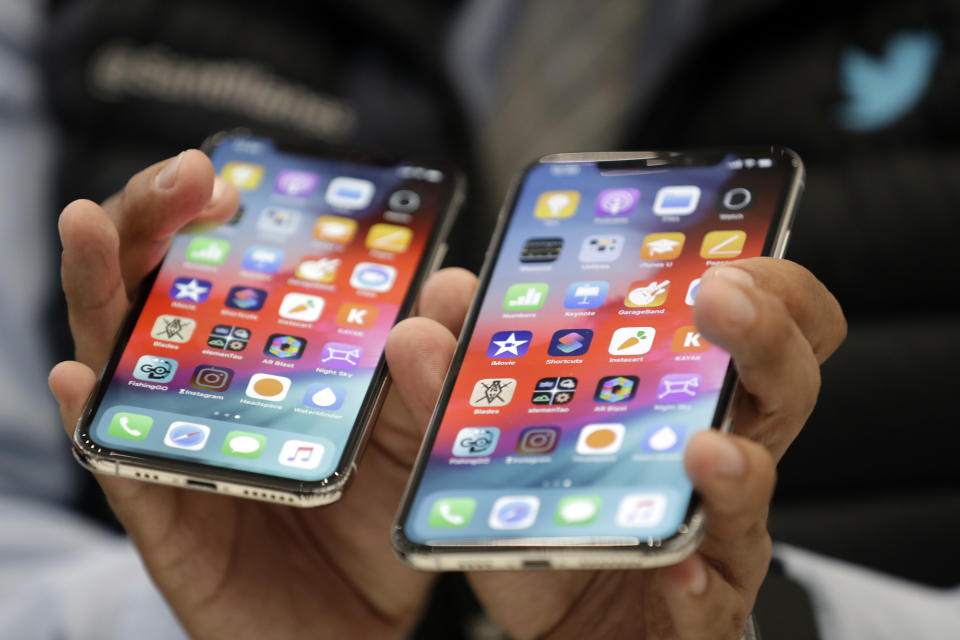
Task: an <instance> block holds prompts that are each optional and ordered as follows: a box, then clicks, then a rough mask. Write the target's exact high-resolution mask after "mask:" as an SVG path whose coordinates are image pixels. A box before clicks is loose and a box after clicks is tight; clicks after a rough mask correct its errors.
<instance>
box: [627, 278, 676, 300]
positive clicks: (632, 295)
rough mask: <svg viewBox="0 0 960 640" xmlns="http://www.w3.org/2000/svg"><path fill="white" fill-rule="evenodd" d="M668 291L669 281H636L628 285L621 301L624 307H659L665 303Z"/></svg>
mask: <svg viewBox="0 0 960 640" xmlns="http://www.w3.org/2000/svg"><path fill="white" fill-rule="evenodd" d="M669 289H670V281H669V280H660V281H657V280H652V281H649V282H648V281H646V280H637V281H636V282H632V283H630V288H629V289H628V290H627V295H626V297H625V298H624V299H623V304H624V306H626V307H659V306H661V305H662V304H663V303H664V302H666V301H667V292H668V291H669Z"/></svg>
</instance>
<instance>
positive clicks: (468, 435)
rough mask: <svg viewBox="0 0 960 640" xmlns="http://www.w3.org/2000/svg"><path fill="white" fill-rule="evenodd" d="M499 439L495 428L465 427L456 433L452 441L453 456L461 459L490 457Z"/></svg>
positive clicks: (498, 431) (498, 433)
mask: <svg viewBox="0 0 960 640" xmlns="http://www.w3.org/2000/svg"><path fill="white" fill-rule="evenodd" d="M499 439H500V429H497V428H496V427H465V428H463V429H460V431H458V432H457V438H456V440H454V441H453V455H455V456H457V457H461V458H463V457H471V458H475V457H479V456H488V455H491V454H492V453H493V452H494V450H495V449H496V448H497V440H499Z"/></svg>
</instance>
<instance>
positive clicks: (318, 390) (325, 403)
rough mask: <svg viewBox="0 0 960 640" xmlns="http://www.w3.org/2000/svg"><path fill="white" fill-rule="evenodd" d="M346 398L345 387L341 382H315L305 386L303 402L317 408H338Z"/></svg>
mask: <svg viewBox="0 0 960 640" xmlns="http://www.w3.org/2000/svg"><path fill="white" fill-rule="evenodd" d="M346 399H347V388H346V387H345V386H343V385H342V384H328V383H326V382H317V383H314V384H311V385H310V386H309V387H307V392H306V394H304V396H303V404H304V406H307V407H316V408H317V409H331V410H333V409H339V408H340V407H342V406H343V401H344V400H346Z"/></svg>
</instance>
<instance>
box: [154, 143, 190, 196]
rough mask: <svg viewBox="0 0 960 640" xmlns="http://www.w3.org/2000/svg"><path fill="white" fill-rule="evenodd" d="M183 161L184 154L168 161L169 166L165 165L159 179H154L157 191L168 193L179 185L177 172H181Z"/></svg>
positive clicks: (158, 175)
mask: <svg viewBox="0 0 960 640" xmlns="http://www.w3.org/2000/svg"><path fill="white" fill-rule="evenodd" d="M182 159H183V152H181V153H180V154H179V155H178V156H177V157H176V158H171V159H170V160H168V161H167V164H165V165H163V168H162V169H160V172H159V173H157V177H156V178H154V179H153V184H154V185H155V186H156V187H157V189H160V190H162V191H167V190H168V189H172V188H173V185H175V184H176V183H177V171H179V170H180V161H181V160H182Z"/></svg>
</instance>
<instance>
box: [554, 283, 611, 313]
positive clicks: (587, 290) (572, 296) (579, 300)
mask: <svg viewBox="0 0 960 640" xmlns="http://www.w3.org/2000/svg"><path fill="white" fill-rule="evenodd" d="M609 289H610V283H609V282H603V281H602V280H597V281H590V282H574V283H573V284H571V285H570V286H569V287H568V288H567V295H566V297H564V299H563V306H564V308H566V309H596V308H597V307H599V306H602V305H603V301H604V300H606V298H607V291H608V290H609Z"/></svg>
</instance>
